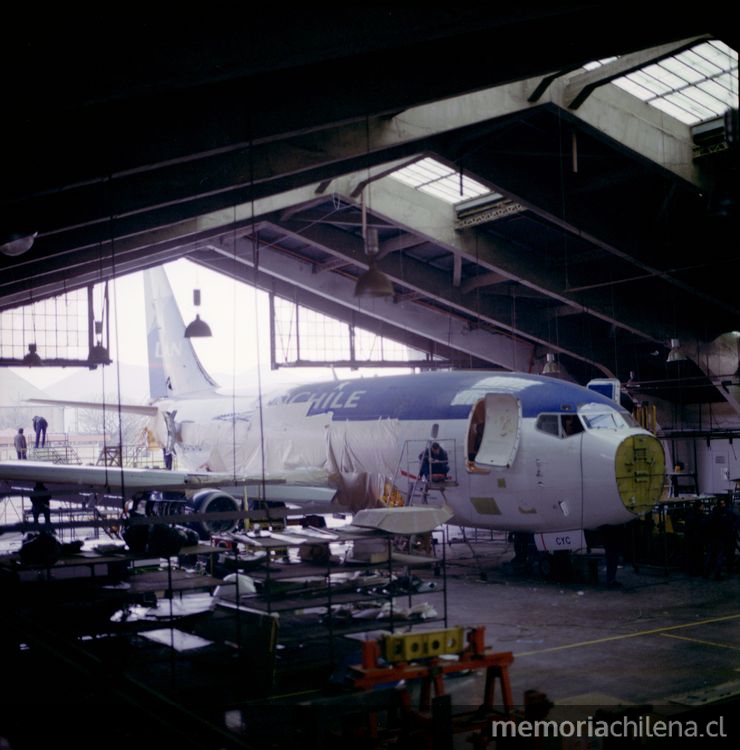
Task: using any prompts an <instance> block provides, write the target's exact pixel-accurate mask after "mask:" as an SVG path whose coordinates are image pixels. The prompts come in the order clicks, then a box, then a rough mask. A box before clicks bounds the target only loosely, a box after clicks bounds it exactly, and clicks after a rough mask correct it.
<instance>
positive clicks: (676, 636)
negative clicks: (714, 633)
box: [661, 633, 740, 651]
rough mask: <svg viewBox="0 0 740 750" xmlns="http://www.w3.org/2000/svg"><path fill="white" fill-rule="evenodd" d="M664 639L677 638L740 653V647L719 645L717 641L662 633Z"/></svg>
mask: <svg viewBox="0 0 740 750" xmlns="http://www.w3.org/2000/svg"><path fill="white" fill-rule="evenodd" d="M661 635H662V636H663V637H664V638H676V639H677V640H679V641H691V642H692V643H702V644H703V645H705V646H717V647H718V648H729V649H731V650H732V651H740V647H739V646H730V645H729V644H728V643H717V641H702V640H701V639H699V638H688V637H687V636H685V635H674V634H673V633H661Z"/></svg>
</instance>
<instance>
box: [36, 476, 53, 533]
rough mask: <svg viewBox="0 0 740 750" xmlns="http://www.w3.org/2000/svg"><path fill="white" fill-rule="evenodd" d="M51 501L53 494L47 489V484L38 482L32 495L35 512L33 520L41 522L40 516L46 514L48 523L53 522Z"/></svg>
mask: <svg viewBox="0 0 740 750" xmlns="http://www.w3.org/2000/svg"><path fill="white" fill-rule="evenodd" d="M50 503H51V495H50V494H49V492H48V490H47V489H46V485H45V484H44V483H43V482H36V484H35V485H34V486H33V494H32V495H31V513H32V514H33V522H34V523H38V522H39V516H40V515H43V516H44V521H46V523H51V511H50V508H49V504H50Z"/></svg>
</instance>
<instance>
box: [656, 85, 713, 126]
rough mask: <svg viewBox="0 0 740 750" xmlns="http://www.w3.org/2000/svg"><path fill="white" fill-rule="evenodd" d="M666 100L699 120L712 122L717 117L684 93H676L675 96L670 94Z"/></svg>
mask: <svg viewBox="0 0 740 750" xmlns="http://www.w3.org/2000/svg"><path fill="white" fill-rule="evenodd" d="M666 99H667V100H668V101H669V102H672V103H673V104H675V105H676V106H678V107H681V108H682V109H685V110H686V111H688V112H691V113H693V114H694V115H695V116H696V118H697V119H698V120H711V119H712V118H713V117H716V114H715V113H714V112H713V111H712V110H711V109H707V108H706V107H703V106H702V105H701V104H699V103H698V102H696V101H694V100H693V99H691V98H690V97H688V96H686V93H685V92H684V91H676V92H675V93H673V94H668V96H666Z"/></svg>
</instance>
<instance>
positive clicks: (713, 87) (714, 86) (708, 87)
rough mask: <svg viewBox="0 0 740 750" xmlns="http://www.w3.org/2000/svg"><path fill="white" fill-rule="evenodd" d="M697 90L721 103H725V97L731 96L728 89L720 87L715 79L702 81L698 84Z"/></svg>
mask: <svg viewBox="0 0 740 750" xmlns="http://www.w3.org/2000/svg"><path fill="white" fill-rule="evenodd" d="M696 86H697V88H699V89H701V90H702V91H705V92H706V93H707V94H710V95H711V96H713V97H714V98H715V99H718V100H719V101H721V102H726V101H727V97H728V96H730V95H731V92H730V91H729V89H727V88H726V87H725V86H722V85H721V84H720V83H718V81H717V79H716V78H715V79H714V80H712V81H702V82H701V83H698V84H697V85H696Z"/></svg>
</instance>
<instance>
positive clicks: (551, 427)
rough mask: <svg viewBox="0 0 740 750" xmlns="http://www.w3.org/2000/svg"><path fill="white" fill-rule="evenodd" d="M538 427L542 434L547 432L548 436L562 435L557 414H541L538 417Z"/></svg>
mask: <svg viewBox="0 0 740 750" xmlns="http://www.w3.org/2000/svg"><path fill="white" fill-rule="evenodd" d="M536 427H537V429H538V430H540V431H542V432H546V433H547V434H548V435H555V437H558V436H559V435H560V425H559V423H558V415H557V414H540V415H539V417H537V424H536Z"/></svg>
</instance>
